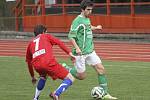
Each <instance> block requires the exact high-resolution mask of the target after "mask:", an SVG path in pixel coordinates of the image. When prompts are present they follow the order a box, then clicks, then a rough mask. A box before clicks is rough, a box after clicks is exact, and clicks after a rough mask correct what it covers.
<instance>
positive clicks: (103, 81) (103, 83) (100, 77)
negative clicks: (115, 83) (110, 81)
mask: <svg viewBox="0 0 150 100" xmlns="http://www.w3.org/2000/svg"><path fill="white" fill-rule="evenodd" d="M98 82H99V84H100V86H101V87H102V88H103V89H104V91H105V93H106V94H107V93H108V87H107V80H106V76H105V75H103V74H99V75H98Z"/></svg>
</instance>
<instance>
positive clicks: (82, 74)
mask: <svg viewBox="0 0 150 100" xmlns="http://www.w3.org/2000/svg"><path fill="white" fill-rule="evenodd" d="M77 77H78V79H79V80H84V79H85V78H86V74H85V73H78V74H77Z"/></svg>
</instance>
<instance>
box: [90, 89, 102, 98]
mask: <svg viewBox="0 0 150 100" xmlns="http://www.w3.org/2000/svg"><path fill="white" fill-rule="evenodd" d="M104 95H105V92H104V89H103V88H102V87H100V86H96V87H93V89H92V90H91V96H92V97H93V98H95V99H102V98H103V96H104Z"/></svg>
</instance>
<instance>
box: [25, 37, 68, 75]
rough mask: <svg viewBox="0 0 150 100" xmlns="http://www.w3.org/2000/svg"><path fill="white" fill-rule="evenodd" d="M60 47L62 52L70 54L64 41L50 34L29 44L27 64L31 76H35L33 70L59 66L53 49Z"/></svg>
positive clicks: (36, 38)
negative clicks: (56, 46)
mask: <svg viewBox="0 0 150 100" xmlns="http://www.w3.org/2000/svg"><path fill="white" fill-rule="evenodd" d="M53 45H58V46H59V47H60V48H61V49H62V50H64V51H65V52H66V53H67V54H69V49H68V48H67V47H66V46H65V45H64V43H63V42H62V41H60V40H59V39H57V38H55V37H53V36H52V35H50V34H40V35H38V36H36V37H35V38H34V39H32V41H30V42H29V44H28V47H27V51H26V62H27V63H28V68H29V71H30V74H31V76H34V72H33V68H32V66H34V67H35V68H36V69H37V68H38V67H48V66H53V65H56V64H57V61H56V59H55V57H54V55H53V51H52V47H53Z"/></svg>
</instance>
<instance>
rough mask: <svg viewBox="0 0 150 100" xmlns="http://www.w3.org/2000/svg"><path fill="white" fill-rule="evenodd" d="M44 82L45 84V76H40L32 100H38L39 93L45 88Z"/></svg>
mask: <svg viewBox="0 0 150 100" xmlns="http://www.w3.org/2000/svg"><path fill="white" fill-rule="evenodd" d="M45 82H46V76H44V77H43V76H41V77H40V79H39V81H38V84H37V87H36V90H35V95H34V100H38V98H39V96H40V93H41V91H42V90H43V88H44V86H45Z"/></svg>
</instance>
